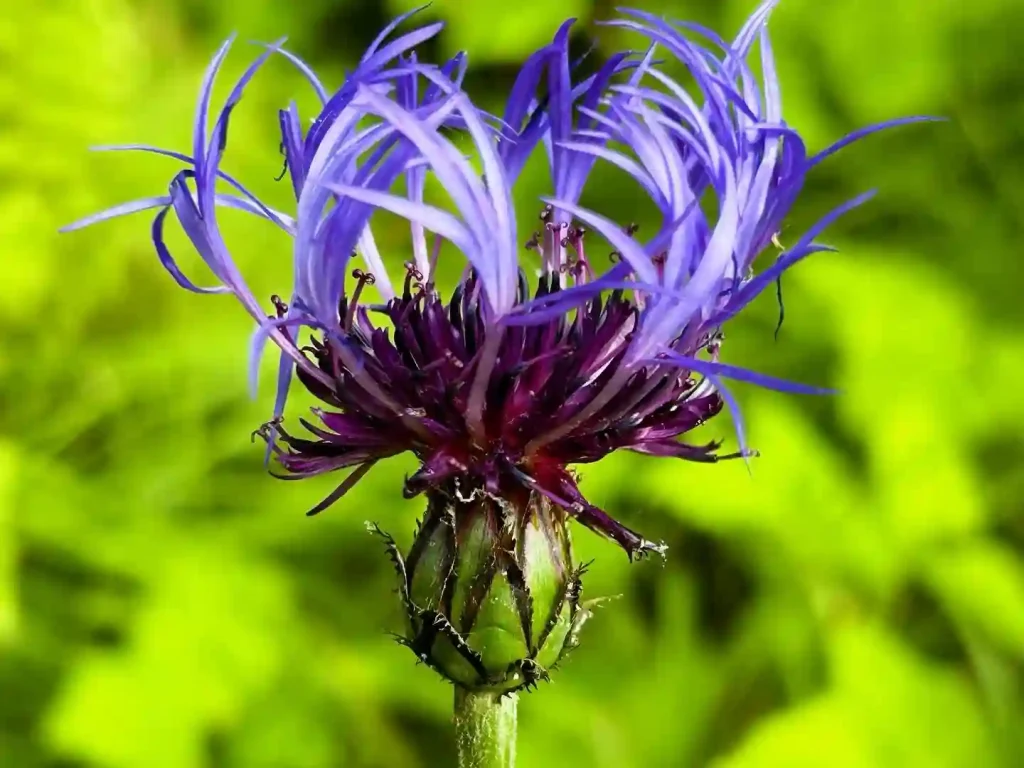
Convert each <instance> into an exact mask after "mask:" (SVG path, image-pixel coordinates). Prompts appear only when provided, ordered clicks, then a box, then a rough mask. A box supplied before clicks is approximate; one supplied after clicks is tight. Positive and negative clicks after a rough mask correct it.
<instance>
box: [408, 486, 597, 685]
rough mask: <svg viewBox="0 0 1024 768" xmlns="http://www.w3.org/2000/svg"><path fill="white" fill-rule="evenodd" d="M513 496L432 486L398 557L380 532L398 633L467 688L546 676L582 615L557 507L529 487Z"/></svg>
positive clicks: (571, 643)
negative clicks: (466, 494) (400, 616)
mask: <svg viewBox="0 0 1024 768" xmlns="http://www.w3.org/2000/svg"><path fill="white" fill-rule="evenodd" d="M520 502H521V503H519V504H517V503H514V502H512V501H508V500H505V499H499V498H495V497H493V496H490V495H489V494H486V493H483V492H478V493H477V494H475V496H474V497H473V498H471V499H469V500H461V499H459V498H458V497H457V496H456V497H450V496H448V495H446V494H432V495H431V496H430V499H429V503H428V507H427V513H426V516H425V517H424V519H423V523H422V524H421V526H420V528H419V530H418V531H417V533H416V538H415V541H414V542H413V545H412V548H411V549H410V550H409V554H408V558H407V559H406V560H405V561H403V560H402V558H401V557H400V556H399V554H398V551H397V548H396V547H395V546H394V543H393V542H392V541H391V540H390V539H388V542H389V550H390V553H391V556H392V559H393V560H394V561H395V565H396V568H397V570H398V574H399V578H400V587H399V591H400V593H401V596H402V598H403V601H404V603H405V607H406V613H407V622H406V636H405V637H404V638H402V640H401V642H402V643H403V644H404V645H406V646H408V647H409V648H411V649H412V650H413V651H414V652H415V653H416V655H417V656H418V657H419V658H420V660H421V661H423V662H424V663H426V664H428V665H430V666H431V667H433V668H434V669H435V670H437V672H439V673H440V674H441V675H442V676H443V677H445V678H447V679H448V680H450V681H451V682H453V683H455V684H457V685H459V686H462V687H463V688H466V689H468V690H475V691H491V692H495V693H505V692H509V691H514V690H516V689H519V688H523V687H530V686H532V685H535V684H536V682H537V681H538V680H542V679H547V677H548V670H550V669H551V668H552V667H553V666H554V665H555V664H556V663H557V662H558V660H559V659H561V658H562V657H563V656H564V655H565V653H566V652H567V651H568V650H570V649H571V648H573V647H575V645H576V643H577V633H578V631H579V629H580V627H581V626H582V624H583V622H584V621H585V620H586V618H587V616H588V615H589V612H588V611H587V610H586V609H585V608H583V607H582V606H581V605H580V576H581V575H582V572H583V569H582V568H574V567H573V564H572V547H571V544H570V540H569V530H568V525H567V523H568V520H567V515H566V513H565V512H564V511H563V510H562V509H560V508H558V507H555V506H553V505H552V504H551V503H550V502H548V500H547V499H545V498H544V497H543V496H539V495H538V494H535V493H534V494H530V495H529V496H526V495H525V494H524V495H523V496H522V497H521V499H520Z"/></svg>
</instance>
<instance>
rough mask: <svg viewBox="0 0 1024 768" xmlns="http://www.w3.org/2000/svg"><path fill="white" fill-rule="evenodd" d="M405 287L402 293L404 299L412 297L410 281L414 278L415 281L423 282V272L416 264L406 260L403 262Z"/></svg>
mask: <svg viewBox="0 0 1024 768" xmlns="http://www.w3.org/2000/svg"><path fill="white" fill-rule="evenodd" d="M404 266H405V288H404V295H405V298H406V300H411V299H412V281H413V280H415V281H416V282H417V283H420V284H422V283H423V273H422V272H420V271H419V269H418V268H417V267H416V264H415V263H413V262H411V261H407V262H405V265H404Z"/></svg>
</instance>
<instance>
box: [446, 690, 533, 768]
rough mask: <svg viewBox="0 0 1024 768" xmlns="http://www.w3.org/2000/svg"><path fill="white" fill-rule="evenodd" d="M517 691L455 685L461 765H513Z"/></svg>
mask: <svg viewBox="0 0 1024 768" xmlns="http://www.w3.org/2000/svg"><path fill="white" fill-rule="evenodd" d="M517 704H518V698H517V697H516V694H514V693H512V694H508V695H506V696H498V695H497V694H493V693H473V692H471V691H467V690H466V689H465V688H462V687H460V686H455V742H456V746H457V747H458V751H459V768H514V766H515V764H516V706H517Z"/></svg>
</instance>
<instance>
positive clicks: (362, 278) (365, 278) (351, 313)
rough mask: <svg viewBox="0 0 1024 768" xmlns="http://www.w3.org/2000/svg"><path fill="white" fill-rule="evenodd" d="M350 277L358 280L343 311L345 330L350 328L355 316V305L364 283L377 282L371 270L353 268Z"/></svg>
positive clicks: (357, 302) (371, 283) (357, 303)
mask: <svg viewBox="0 0 1024 768" xmlns="http://www.w3.org/2000/svg"><path fill="white" fill-rule="evenodd" d="M352 277H354V278H355V279H356V280H358V281H359V282H358V283H356V287H355V290H354V291H352V298H351V299H349V302H348V310H347V311H346V312H345V330H346V331H349V332H350V331H351V330H352V321H353V320H355V317H356V307H357V306H358V305H359V294H361V293H362V292H363V286H364V285H373V284H374V283H376V282H377V278H376V277H374V276H373V273H371V272H363V270H361V269H358V268H356V269H353V270H352Z"/></svg>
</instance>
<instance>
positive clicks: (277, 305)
mask: <svg viewBox="0 0 1024 768" xmlns="http://www.w3.org/2000/svg"><path fill="white" fill-rule="evenodd" d="M270 303H271V304H273V305H274V310H275V311H276V312H277V317H278V318H279V319H280V318H282V317H284V316H285V315H286V314H288V305H287V304H286V303H285V302H284V300H283V299H282V298H281V297H280V296H278V295H277V294H276V293H275V294H273V295H272V296H271V297H270Z"/></svg>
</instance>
